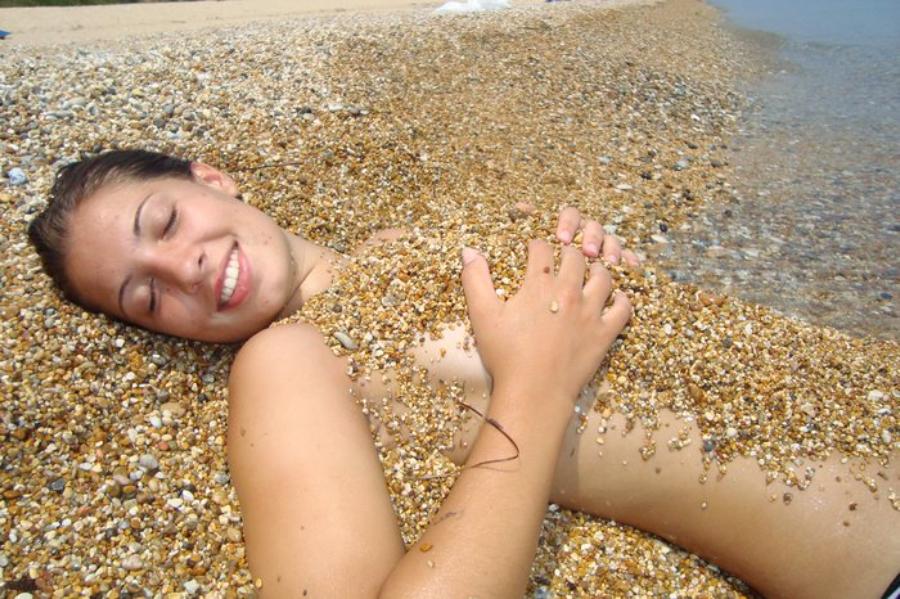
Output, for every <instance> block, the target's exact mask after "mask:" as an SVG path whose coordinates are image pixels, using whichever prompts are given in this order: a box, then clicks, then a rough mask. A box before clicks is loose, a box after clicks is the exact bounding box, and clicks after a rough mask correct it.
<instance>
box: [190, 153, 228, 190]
mask: <svg viewBox="0 0 900 599" xmlns="http://www.w3.org/2000/svg"><path fill="white" fill-rule="evenodd" d="M191 174H193V175H194V181H196V182H197V183H202V184H204V185H208V186H209V187H212V188H214V189H218V190H220V191H224V192H225V193H227V194H228V195H230V196H233V197H234V196H237V194H238V188H237V184H236V183H235V182H234V179H232V178H231V177H229V176H228V175H226V174H225V173H223V172H222V171H220V170H218V169H215V168H213V167H211V166H209V165H208V164H203V163H202V162H192V163H191Z"/></svg>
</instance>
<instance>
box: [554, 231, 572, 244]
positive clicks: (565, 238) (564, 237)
mask: <svg viewBox="0 0 900 599" xmlns="http://www.w3.org/2000/svg"><path fill="white" fill-rule="evenodd" d="M557 237H559V240H560V241H562V242H563V243H570V242H571V241H572V234H571V233H569V232H568V231H560V232H559V233H558V234H557Z"/></svg>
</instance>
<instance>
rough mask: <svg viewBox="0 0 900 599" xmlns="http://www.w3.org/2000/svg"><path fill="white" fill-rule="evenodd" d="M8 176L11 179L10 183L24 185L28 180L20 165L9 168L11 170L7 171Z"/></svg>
mask: <svg viewBox="0 0 900 599" xmlns="http://www.w3.org/2000/svg"><path fill="white" fill-rule="evenodd" d="M6 178H7V179H9V184H10V185H24V184H25V183H26V182H27V181H28V177H27V176H26V175H25V171H23V170H22V169H20V168H19V167H15V168H11V169H9V172H8V173H6Z"/></svg>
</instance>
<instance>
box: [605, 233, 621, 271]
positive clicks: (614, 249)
mask: <svg viewBox="0 0 900 599" xmlns="http://www.w3.org/2000/svg"><path fill="white" fill-rule="evenodd" d="M601 251H602V253H603V257H604V258H606V260H607V261H608V262H609V263H610V264H618V263H619V260H620V259H621V258H622V244H621V243H620V242H619V238H618V237H616V236H615V235H607V236H605V237H604V238H603V249H602V250H601Z"/></svg>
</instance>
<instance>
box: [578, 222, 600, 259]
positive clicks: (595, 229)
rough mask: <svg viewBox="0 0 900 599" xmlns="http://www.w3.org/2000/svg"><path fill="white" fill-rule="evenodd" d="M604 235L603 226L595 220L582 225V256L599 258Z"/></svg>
mask: <svg viewBox="0 0 900 599" xmlns="http://www.w3.org/2000/svg"><path fill="white" fill-rule="evenodd" d="M605 235H606V232H605V231H604V230H603V225H601V224H600V223H598V222H597V221H595V220H589V221H588V222H587V224H585V225H584V239H583V240H582V243H581V251H582V252H583V253H584V255H585V256H589V257H591V258H596V257H597V256H599V255H600V248H601V247H603V237H604V236H605Z"/></svg>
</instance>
